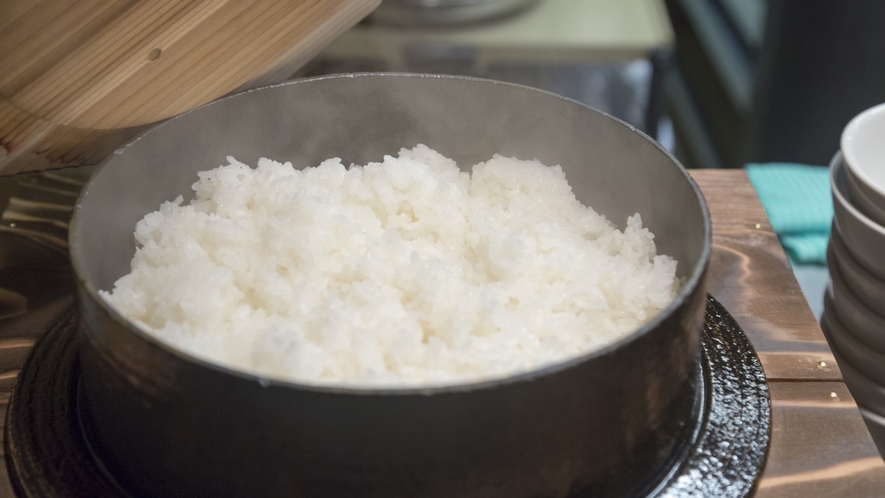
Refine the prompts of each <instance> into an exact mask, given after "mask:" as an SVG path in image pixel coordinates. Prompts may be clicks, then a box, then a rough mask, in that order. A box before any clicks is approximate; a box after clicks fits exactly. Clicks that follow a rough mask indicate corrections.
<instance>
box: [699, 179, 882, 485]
mask: <svg viewBox="0 0 885 498" xmlns="http://www.w3.org/2000/svg"><path fill="white" fill-rule="evenodd" d="M691 175H692V177H693V178H694V179H695V181H697V183H698V185H699V186H700V187H701V191H702V192H703V193H704V196H705V197H706V198H707V203H708V204H709V206H710V214H711V217H712V219H713V254H712V259H711V262H710V275H709V278H708V280H707V290H708V292H709V293H710V294H712V295H713V297H715V298H716V299H718V300H719V302H721V303H722V304H723V305H724V306H725V307H726V308H727V309H728V311H729V312H730V313H731V314H732V316H734V318H735V319H736V320H737V322H738V323H739V324H740V325H741V327H742V328H743V329H744V332H745V333H746V334H747V336H748V337H749V338H750V340H751V341H752V343H753V346H754V347H755V349H756V352H757V354H758V355H759V359H760V361H761V362H762V368H763V369H764V370H765V375H766V377H767V378H768V381H769V388H770V392H771V401H772V434H771V447H770V449H769V454H768V463H767V465H766V468H765V472H764V474H763V477H762V480H761V482H760V483H759V487H758V490H757V492H756V496H757V498H763V497H764V498H774V497H777V498H787V497H789V498H793V497H796V498H800V497H807V496H821V497H823V496H845V497H849V496H850V497H852V498H855V497H874V496H875V497H879V496H885V462H883V460H882V458H881V457H880V456H879V452H878V451H877V449H876V446H875V444H874V443H873V440H872V438H871V437H870V435H869V432H868V431H867V428H866V425H865V423H864V421H863V419H862V418H861V416H860V412H859V411H858V410H857V405H855V403H854V399H853V398H852V397H851V394H850V393H849V392H848V389H847V388H846V387H845V384H844V383H843V382H842V374H841V372H840V371H839V367H838V366H837V365H836V361H835V359H834V358H833V354H832V353H831V352H830V348H829V346H828V345H827V341H826V339H825V338H824V336H823V332H821V329H820V326H819V325H818V323H817V320H816V319H815V317H814V315H813V314H812V312H811V309H810V308H809V307H808V303H807V302H806V301H805V297H804V296H803V294H802V290H801V289H800V288H799V284H798V283H797V282H796V278H795V277H794V276H793V272H792V269H791V268H790V263H789V261H788V260H787V257H786V255H785V254H784V251H783V249H782V248H781V246H780V244H779V243H778V240H777V236H776V235H775V234H774V232H773V231H772V228H771V225H770V224H769V222H768V217H767V216H766V215H765V210H764V209H763V208H762V205H761V204H760V202H759V198H758V197H757V196H756V191H755V190H753V186H752V185H751V184H750V180H749V178H747V175H746V173H744V172H743V171H741V170H692V171H691Z"/></svg>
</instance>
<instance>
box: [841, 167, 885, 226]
mask: <svg viewBox="0 0 885 498" xmlns="http://www.w3.org/2000/svg"><path fill="white" fill-rule="evenodd" d="M845 166H846V167H845V178H846V183H847V185H848V198H849V200H850V201H851V204H852V205H854V207H856V208H857V209H858V210H859V211H860V212H862V213H863V214H865V215H867V216H868V217H869V218H870V219H871V220H873V221H875V222H876V223H878V224H880V225H885V211H883V210H882V209H881V208H879V206H877V205H876V204H875V203H874V202H873V201H871V200H870V198H869V197H867V194H865V193H864V190H863V189H861V188H860V187H859V186H858V181H857V178H855V177H854V175H852V174H851V168H849V167H848V164H847V163H846V165H845Z"/></svg>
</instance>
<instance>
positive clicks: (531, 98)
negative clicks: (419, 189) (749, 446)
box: [70, 74, 710, 498]
mask: <svg viewBox="0 0 885 498" xmlns="http://www.w3.org/2000/svg"><path fill="white" fill-rule="evenodd" d="M417 143H424V144H426V145H428V146H430V147H432V148H434V149H436V150H438V151H440V152H441V153H443V154H445V155H447V156H449V157H452V158H454V159H455V160H457V161H458V162H459V163H460V164H464V165H472V164H474V163H476V162H478V161H480V160H486V159H487V158H489V157H491V156H492V154H494V153H501V154H504V155H507V156H516V157H520V158H527V159H530V158H537V159H539V160H540V161H541V162H543V163H545V164H548V165H553V164H560V165H562V168H563V170H564V171H565V173H566V177H567V179H568V180H569V182H570V183H571V185H572V186H573V189H574V192H575V194H576V195H577V197H578V199H579V200H581V201H582V202H584V203H585V204H589V205H591V206H593V208H594V209H596V210H597V211H598V212H600V213H602V214H604V215H606V216H607V217H608V218H609V219H611V220H613V221H615V222H616V223H618V224H620V225H621V226H623V224H624V223H625V221H626V219H627V216H629V215H632V214H633V213H636V212H639V213H641V215H642V219H643V223H644V225H645V226H647V227H648V228H649V229H650V230H651V231H652V232H653V233H655V234H656V236H657V238H656V239H655V241H656V244H657V247H658V252H659V253H664V254H668V255H671V256H673V257H675V258H676V259H677V260H678V261H679V270H678V273H679V275H680V276H682V277H684V278H685V284H684V286H683V288H682V290H681V292H680V293H679V295H678V297H677V298H676V299H675V301H674V302H673V303H672V304H671V305H670V306H669V307H667V309H666V310H664V311H663V312H662V313H661V314H660V315H658V316H657V317H655V318H654V319H652V320H651V321H650V322H649V323H648V324H646V325H645V326H644V327H642V328H641V329H639V330H637V331H636V332H635V333H634V334H632V335H630V336H629V337H627V338H625V339H623V340H621V341H619V342H618V343H616V344H613V345H611V346H609V347H607V348H605V349H603V350H601V351H597V352H594V353H592V354H588V355H585V356H582V357H580V358H576V359H572V360H569V361H566V362H563V363H561V364H557V365H554V366H550V367H546V368H543V369H540V370H537V371H533V372H530V373H525V374H520V375H516V376H513V377H510V378H507V379H503V380H495V381H490V382H481V383H475V384H468V385H459V386H453V387H444V388H430V389H400V390H397V389H385V390H372V389H345V388H336V387H316V386H310V385H302V384H297V383H289V382H281V381H277V380H268V379H263V378H260V377H258V376H256V375H252V374H247V373H242V372H237V371H233V370H230V369H227V368H225V367H222V366H218V365H213V364H210V363H207V362H205V361H202V360H199V359H196V358H193V357H191V356H189V355H187V354H185V353H182V352H180V351H177V350H175V349H173V348H172V347H170V346H168V345H165V344H162V343H160V342H158V341H157V340H156V339H154V338H152V337H151V336H150V335H148V334H145V333H144V332H142V331H140V330H138V329H137V328H136V327H135V326H133V325H132V324H131V323H130V322H128V321H127V320H126V319H124V318H123V317H121V316H120V315H119V314H118V313H117V312H115V311H114V310H113V309H111V308H110V307H109V306H108V305H107V304H106V303H105V302H104V301H103V300H102V298H100V297H99V296H98V294H97V290H98V289H110V288H111V287H112V285H113V282H114V281H115V280H116V279H117V278H119V277H120V276H122V275H124V274H125V273H127V272H128V271H129V261H130V259H131V257H132V254H133V253H134V250H135V245H134V240H133V236H132V232H133V227H134V226H135V222H136V221H137V220H138V219H140V218H141V217H142V216H143V215H144V214H145V213H147V212H149V211H152V210H154V209H156V208H157V207H158V206H159V205H160V203H162V202H163V201H166V200H171V199H174V198H175V197H176V196H178V195H179V194H187V193H188V192H190V185H191V184H192V183H193V182H194V181H195V179H196V173H197V171H200V170H205V169H210V168H213V167H215V166H217V165H219V164H223V163H225V156H227V155H232V156H235V157H236V158H237V159H239V160H241V161H244V162H246V163H249V164H255V162H256V161H257V159H258V158H259V157H262V156H267V157H271V158H275V159H279V160H291V161H292V162H293V163H294V164H296V165H302V166H306V165H316V164H318V163H319V162H320V161H321V160H322V159H325V158H328V157H333V156H339V157H341V158H342V159H343V161H344V163H345V164H348V163H350V162H355V163H359V164H364V163H366V162H368V161H370V160H379V159H380V158H381V157H382V156H383V154H386V153H395V152H396V151H397V150H398V149H399V148H400V147H411V146H413V145H415V144H417ZM70 245H71V256H72V260H73V264H74V268H75V269H76V272H77V276H78V279H79V287H78V291H79V292H78V296H79V305H80V310H81V314H82V317H83V318H82V326H81V332H80V341H81V349H80V362H81V369H82V384H81V398H82V399H81V401H82V402H81V412H82V414H81V415H82V419H83V422H84V424H85V426H86V427H87V430H88V432H89V437H90V439H91V443H92V445H93V447H94V449H95V451H96V453H97V454H98V456H99V457H100V458H101V459H102V460H103V462H104V463H105V465H106V466H107V467H108V468H109V470H110V471H111V472H112V473H113V474H114V476H115V477H116V478H117V479H118V480H119V482H120V484H121V485H122V486H123V487H125V488H126V489H128V490H130V491H131V492H132V493H133V494H135V495H141V496H151V495H152V496H212V497H228V496H230V497H233V496H311V497H314V496H316V497H335V496H341V497H345V496H346V497H351V496H377V497H382V496H383V497H391V496H433V497H436V496H439V497H442V496H453V497H454V496H457V497H466V496H490V497H499V496H500V497H508V498H511V497H523V496H524V497H554V496H568V495H576V494H580V493H583V492H593V493H597V494H609V495H617V496H620V495H622V494H623V493H625V492H629V491H630V490H636V489H637V488H638V487H640V484H642V483H643V482H645V481H646V480H648V479H649V478H648V475H650V474H653V473H654V471H655V466H656V465H659V463H660V461H661V459H662V455H664V454H665V453H666V452H668V451H671V448H672V447H673V441H674V440H678V439H679V437H680V434H681V431H684V430H686V429H685V427H686V424H685V423H684V422H685V421H686V420H687V419H688V418H689V417H690V413H689V412H690V409H691V406H692V404H693V402H694V400H695V397H696V396H697V393H696V392H695V389H694V383H693V381H694V378H695V377H694V375H693V373H692V372H693V368H694V365H695V363H696V359H697V355H698V343H699V337H700V327H701V318H702V313H703V309H704V296H705V294H704V288H703V287H704V286H703V284H704V277H705V273H706V268H707V263H708V258H709V254H710V219H709V215H708V212H707V208H706V204H705V202H704V199H703V197H702V195H701V193H700V191H699V190H698V188H697V186H696V185H695V184H694V182H693V181H692V180H691V179H690V178H689V176H688V174H687V173H686V171H685V169H683V168H682V166H680V165H679V164H678V163H677V162H676V160H675V159H674V158H673V157H672V156H671V155H670V154H668V153H667V152H666V151H665V150H664V149H663V148H662V147H661V146H660V145H658V144H657V143H655V142H653V141H652V140H650V139H649V138H648V137H646V136H645V135H643V134H642V133H641V132H639V131H637V130H635V129H633V128H632V127H630V126H628V125H626V124H624V123H622V122H620V121H618V120H616V119H614V118H612V117H610V116H607V115H605V114H603V113H601V112H598V111H595V110H593V109H590V108H588V107H585V106H583V105H581V104H578V103H576V102H574V101H570V100H567V99H564V98H561V97H558V96H556V95H552V94H549V93H545V92H541V91H538V90H534V89H530V88H526V87H521V86H516V85H511V84H504V83H497V82H493V81H485V80H478V79H471V78H459V77H443V76H422V75H395V74H362V75H344V76H336V77H327V78H319V79H312V80H304V81H296V82H291V83H287V84H283V85H279V86H274V87H269V88H264V89H260V90H254V91H250V92H246V93H243V94H239V95H235V96H232V97H229V98H226V99H223V100H220V101H218V102H214V103H212V104H209V105H206V106H204V107H201V108H199V109H196V110H194V111H191V112H188V113H186V114H184V115H182V116H179V117H177V118H175V119H172V120H170V121H168V122H166V123H164V124H162V125H160V126H158V127H156V128H155V129H153V130H151V131H150V132H148V133H146V134H144V135H143V136H142V137H141V138H139V139H137V140H136V141H134V142H133V143H131V144H129V145H128V146H126V147H124V148H122V149H121V150H119V151H117V153H115V154H114V155H113V156H112V157H111V158H109V159H108V160H107V161H106V162H105V164H104V167H103V168H102V169H101V170H100V171H99V173H98V174H97V175H96V176H95V178H94V179H93V180H92V182H91V183H90V184H89V186H88V187H87V189H86V191H85V192H84V194H83V196H82V198H81V199H80V202H79V204H78V206H77V208H76V213H75V217H74V222H73V226H72V228H71V240H70ZM642 485H643V486H644V485H645V484H642Z"/></svg>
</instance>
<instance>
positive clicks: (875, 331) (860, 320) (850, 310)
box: [824, 250, 885, 353]
mask: <svg viewBox="0 0 885 498" xmlns="http://www.w3.org/2000/svg"><path fill="white" fill-rule="evenodd" d="M827 259H828V265H829V267H830V288H829V289H828V290H827V292H826V294H825V296H824V304H826V299H828V298H831V299H832V301H833V304H834V309H835V312H836V314H837V315H838V317H839V321H840V322H842V323H844V324H845V326H846V327H847V328H848V330H850V331H851V334H852V335H854V337H855V338H857V339H858V340H860V341H861V342H863V343H864V344H866V345H867V346H869V347H871V348H873V349H875V350H877V351H880V352H883V353H885V318H882V317H881V316H879V315H877V314H876V313H875V312H873V310H871V309H870V308H869V307H867V306H866V305H865V304H863V303H862V302H860V300H859V299H858V298H857V296H856V295H855V294H854V292H852V291H851V289H850V288H849V287H848V284H847V283H846V281H845V278H844V277H843V276H842V271H841V268H840V267H839V264H838V262H837V261H834V254H833V251H832V250H830V251H828V254H827Z"/></svg>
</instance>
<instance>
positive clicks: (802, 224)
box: [745, 163, 833, 264]
mask: <svg viewBox="0 0 885 498" xmlns="http://www.w3.org/2000/svg"><path fill="white" fill-rule="evenodd" d="M745 169H746V170H747V175H748V176H749V177H750V182H751V183H752V184H753V187H754V188H755V189H756V193H757V194H759V200H760V201H762V206H763V207H764V208H765V212H766V213H767V214H768V219H769V220H771V226H772V227H773V228H774V231H775V232H776V233H777V235H778V237H779V238H780V241H781V244H782V245H783V246H784V249H785V250H786V252H787V255H788V256H789V257H790V259H791V260H792V261H793V262H794V263H805V264H825V263H826V254H827V241H828V239H829V237H830V224H831V223H832V221H833V199H832V197H830V175H829V170H828V169H827V168H826V167H823V166H807V165H803V164H790V163H765V164H748V165H746V166H745Z"/></svg>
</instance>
